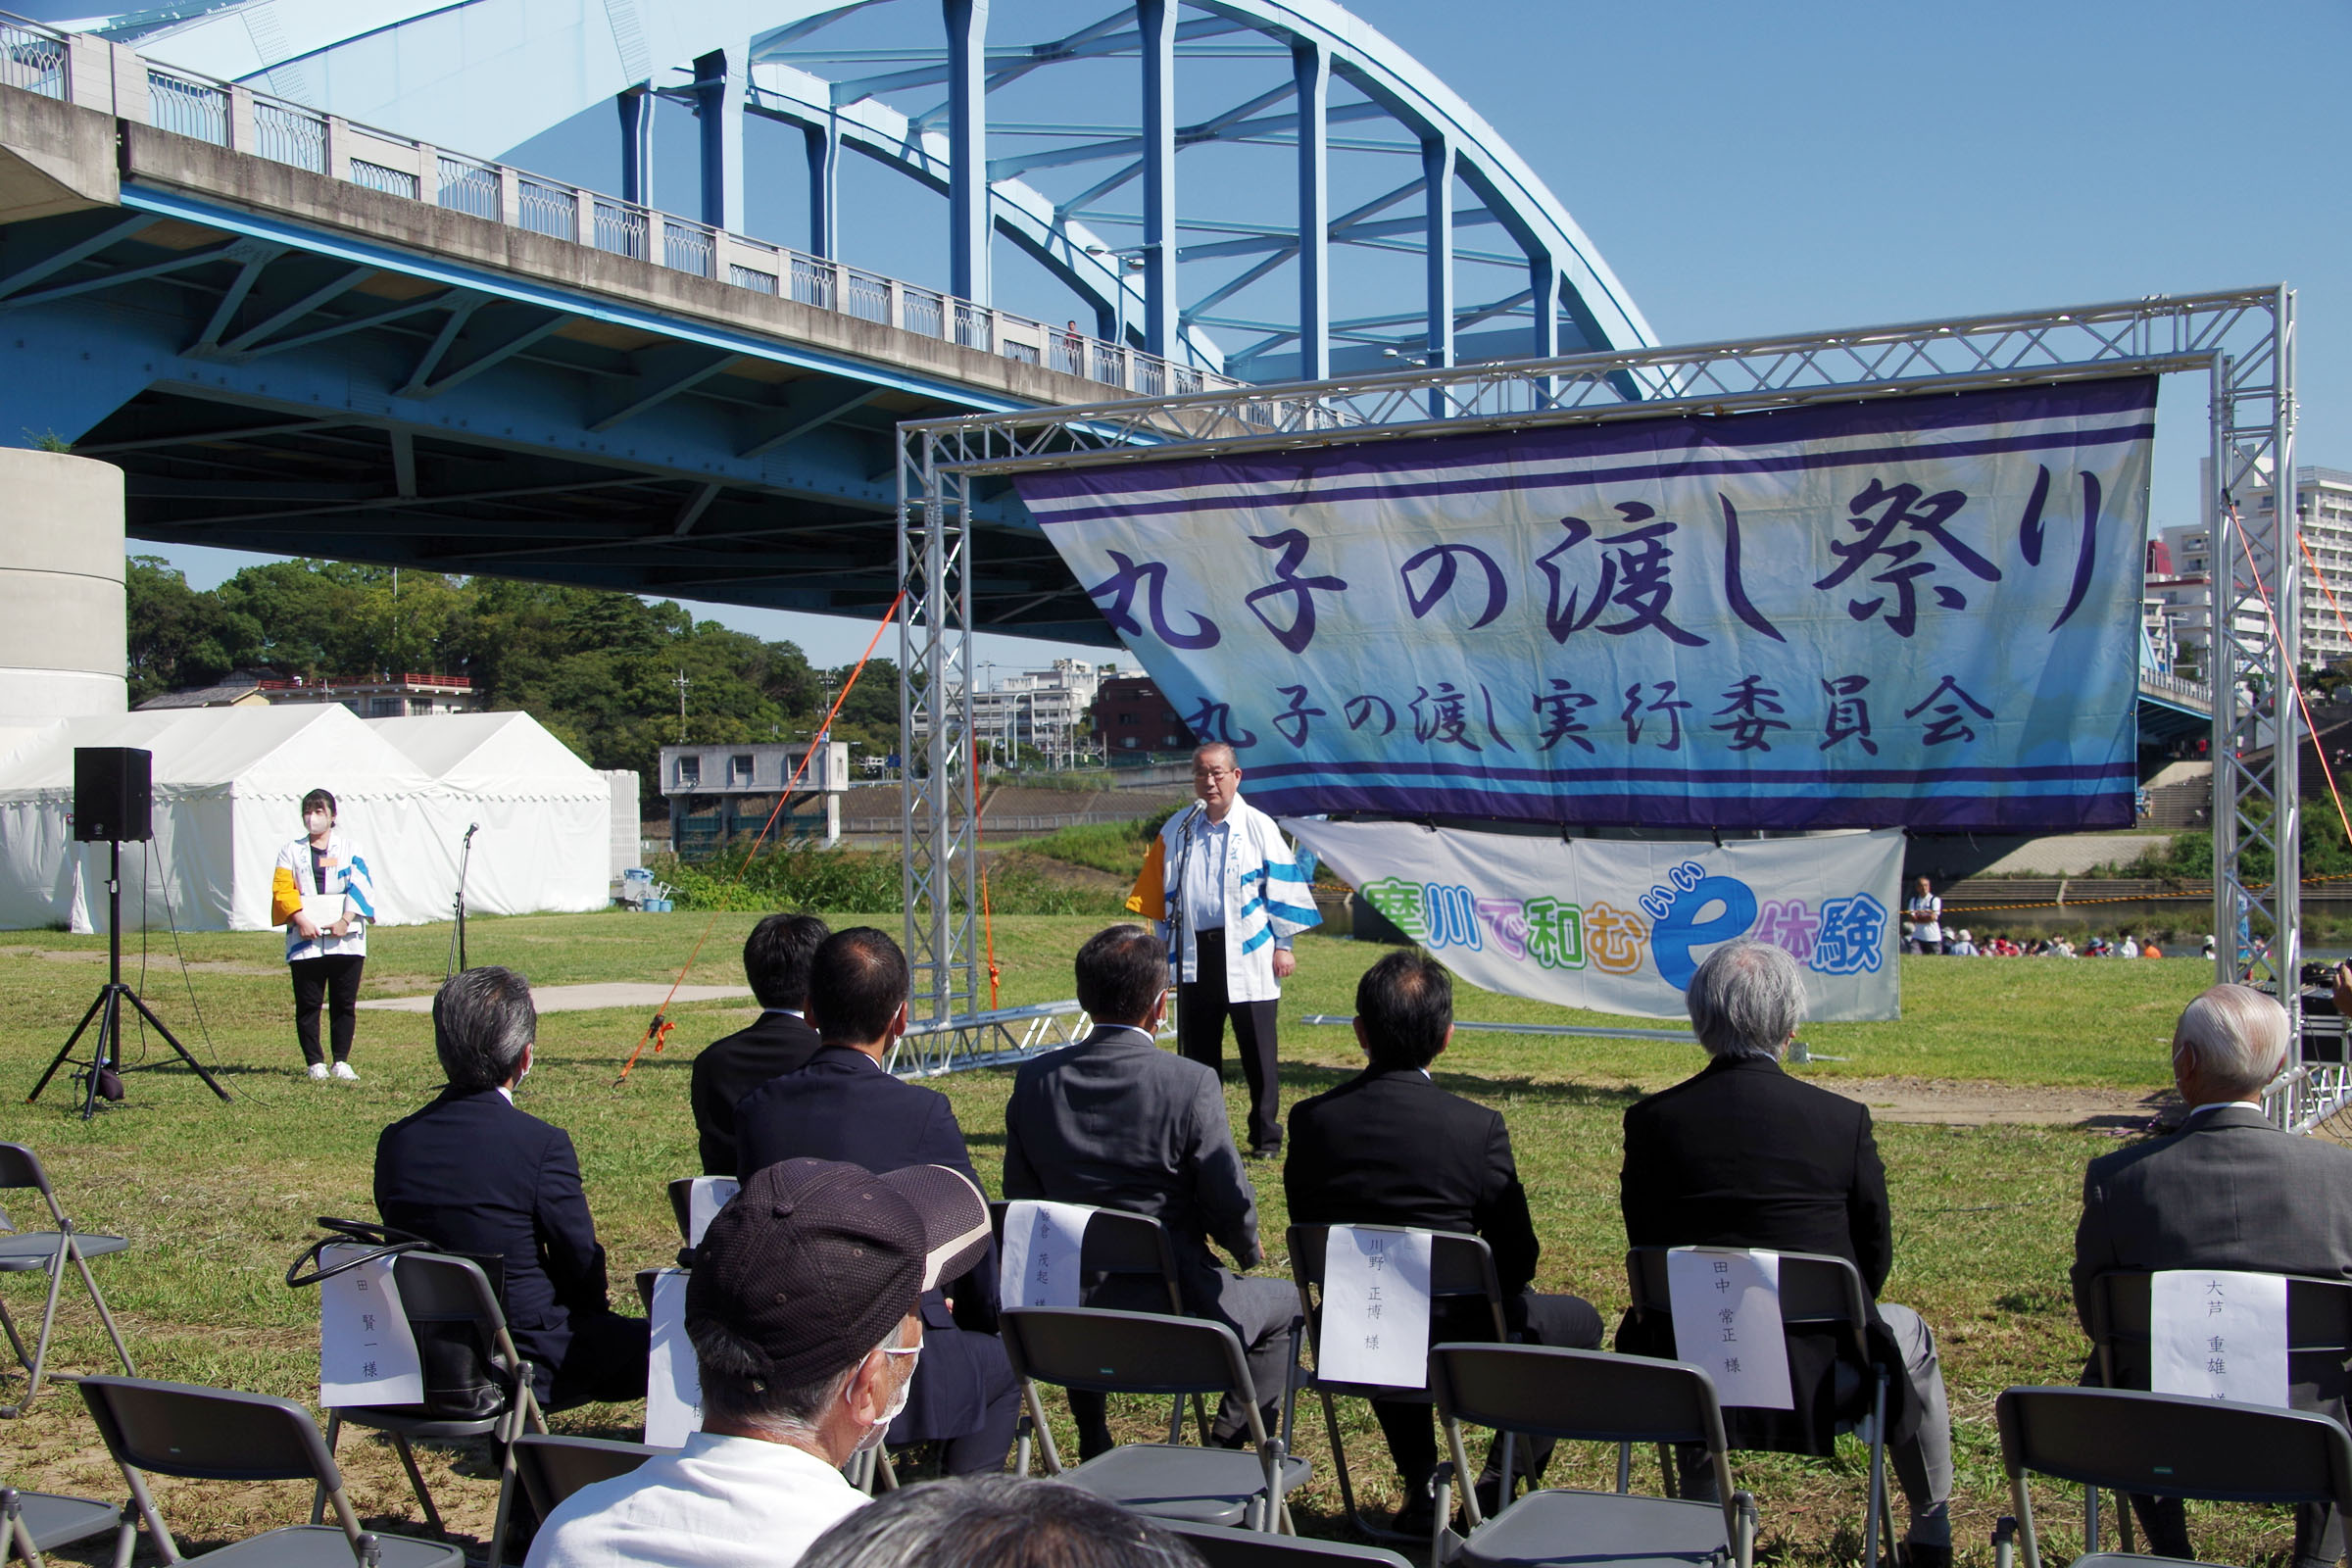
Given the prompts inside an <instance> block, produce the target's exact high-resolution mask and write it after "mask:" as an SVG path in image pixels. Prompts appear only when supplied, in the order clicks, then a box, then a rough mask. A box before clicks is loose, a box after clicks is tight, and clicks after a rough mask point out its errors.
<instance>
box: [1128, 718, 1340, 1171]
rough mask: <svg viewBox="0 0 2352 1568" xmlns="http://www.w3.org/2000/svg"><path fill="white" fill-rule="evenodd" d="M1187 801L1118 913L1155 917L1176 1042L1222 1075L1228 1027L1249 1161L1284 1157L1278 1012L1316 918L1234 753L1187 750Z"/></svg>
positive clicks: (1303, 882) (1295, 867)
mask: <svg viewBox="0 0 2352 1568" xmlns="http://www.w3.org/2000/svg"><path fill="white" fill-rule="evenodd" d="M1193 794H1194V795H1196V796H1197V797H1199V799H1198V800H1197V801H1196V802H1195V804H1194V805H1192V806H1190V807H1188V808H1186V809H1184V810H1182V811H1179V812H1177V813H1176V814H1175V815H1174V816H1172V817H1170V818H1168V820H1167V823H1166V825H1165V826H1163V827H1161V828H1160V830H1159V837H1158V838H1156V839H1154V840H1153V841H1152V850H1151V853H1150V854H1149V855H1148V856H1146V857H1145V859H1144V870H1143V875H1141V876H1139V877H1137V878H1136V882H1135V891H1134V892H1133V893H1131V894H1130V895H1129V896H1128V899H1127V907H1128V908H1129V909H1131V910H1133V911H1134V912H1135V913H1137V914H1140V915H1143V916H1145V917H1146V918H1148V919H1152V920H1157V921H1159V922H1160V926H1161V931H1162V934H1163V935H1164V936H1165V937H1166V939H1167V944H1168V951H1169V953H1170V954H1171V956H1175V957H1176V959H1177V961H1178V965H1179V967H1178V969H1177V975H1178V983H1177V987H1176V1047H1177V1049H1178V1050H1179V1051H1181V1052H1183V1053H1184V1054H1185V1055H1186V1056H1187V1057H1189V1058H1191V1059H1192V1060H1194V1061H1198V1062H1200V1063H1201V1064H1202V1065H1203V1066H1206V1067H1208V1068H1210V1069H1212V1070H1213V1071H1215V1072H1216V1073H1217V1074H1218V1075H1219V1076H1220V1077H1222V1076H1223V1074H1224V1071H1225V1020H1226V1019H1227V1018H1228V1017H1231V1018H1232V1020H1233V1043H1234V1049H1235V1051H1236V1052H1237V1053H1238V1054H1240V1056H1241V1058H1242V1075H1243V1076H1244V1077H1245V1078H1247V1079H1248V1080H1249V1082H1250V1157H1251V1158H1252V1159H1272V1158H1273V1157H1274V1156H1275V1155H1276V1154H1277V1153H1279V1152H1281V1150H1282V1113H1281V1104H1280V1090H1279V1088H1278V1086H1277V1085H1276V1082H1275V1070H1276V1069H1275V1057H1276V1055H1277V1054H1278V1047H1277V1044H1276V1040H1275V1014H1276V1012H1277V1011H1278V1010H1279V1009H1280V1007H1281V1005H1282V982H1283V981H1285V980H1287V979H1289V978H1290V975H1291V971H1292V970H1293V969H1295V968H1297V967H1298V960H1297V959H1296V958H1294V957H1293V956H1291V938H1293V937H1294V936H1296V935H1298V934H1299V932H1301V931H1304V930H1306V929H1307V928H1308V927H1310V926H1314V925H1319V924H1321V923H1322V916H1321V915H1319V914H1317V913H1316V912H1315V900H1314V894H1313V892H1312V891H1311V890H1310V889H1309V887H1308V885H1307V874H1306V873H1305V872H1304V871H1302V870H1300V869H1299V863H1298V861H1297V860H1296V859H1294V858H1292V855H1291V848H1290V846H1289V845H1288V844H1286V843H1284V842H1283V837H1282V830H1281V829H1280V828H1278V827H1276V826H1275V825H1274V819H1273V818H1272V817H1270V816H1268V815H1266V813H1265V812H1263V811H1260V810H1258V809H1256V808H1254V807H1252V806H1250V803H1249V802H1247V801H1245V800H1243V799H1242V769H1241V764H1240V763H1239V762H1237V761H1236V760H1234V755H1233V748H1232V747H1230V746H1227V745H1225V744H1223V743H1222V742H1213V743H1211V744H1209V745H1207V746H1203V747H1201V749H1200V750H1199V751H1197V752H1195V753H1193Z"/></svg>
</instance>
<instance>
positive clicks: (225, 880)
mask: <svg viewBox="0 0 2352 1568" xmlns="http://www.w3.org/2000/svg"><path fill="white" fill-rule="evenodd" d="M10 739H13V740H14V742H15V744H14V745H13V747H10V748H9V749H8V750H7V751H6V752H5V754H4V755H0V928H12V929H24V928H26V927H39V926H50V925H61V924H69V923H70V924H71V925H72V926H73V929H75V930H89V929H91V928H92V925H93V922H95V924H96V927H97V928H98V929H104V924H105V919H106V867H107V855H108V851H107V847H106V846H105V845H103V844H97V845H76V844H74V843H73V752H74V749H75V748H76V747H82V746H130V747H137V748H140V749H142V750H144V751H147V752H150V753H152V754H154V778H155V839H154V842H153V843H151V844H126V845H124V846H123V924H124V925H125V926H136V925H137V924H138V923H139V922H140V920H141V919H142V917H143V918H144V919H145V921H146V923H147V924H148V925H150V926H152V927H161V926H163V925H164V924H165V923H166V917H167V913H169V915H170V916H171V917H172V919H174V920H176V922H177V924H178V926H179V928H180V929H181V930H183V931H258V930H264V929H267V928H268V927H269V926H270V871H271V869H272V868H273V867H274V866H275V865H276V863H277V852H278V851H279V850H280V849H282V848H283V847H284V846H285V845H287V844H289V843H291V842H292V841H293V840H294V839H295V838H297V837H298V836H300V834H301V832H302V797H303V796H304V795H305V794H307V793H308V792H310V791H311V790H314V789H326V790H331V791H332V792H333V793H334V795H335V798H336V801H337V803H338V806H339V808H340V810H339V813H338V823H339V826H340V827H341V828H342V830H343V831H344V833H345V834H346V835H347V836H348V837H349V838H350V839H351V841H352V842H353V843H354V844H355V845H356V846H357V847H358V849H359V851H360V853H361V854H362V855H363V856H365V857H366V858H367V860H368V869H369V871H370V872H371V873H372V874H373V876H374V880H375V889H376V904H377V912H378V914H379V916H380V917H381V918H382V919H384V920H385V921H387V922H390V923H393V924H408V923H413V922H417V921H422V920H431V919H434V918H436V917H437V916H439V915H440V914H441V913H442V912H443V911H444V910H445V909H446V907H447V905H448V898H449V894H448V891H447V889H446V888H445V887H444V885H443V884H442V882H441V881H440V880H439V879H438V878H437V877H435V876H430V875H426V874H423V873H425V872H427V871H428V870H429V868H430V866H431V864H432V852H433V846H434V844H435V841H436V839H437V838H438V837H439V836H440V833H441V820H440V819H441V818H442V817H444V816H447V815H449V814H451V813H452V810H453V808H451V807H449V806H448V805H446V803H444V802H442V801H440V800H437V799H436V797H438V796H440V795H441V793H442V792H441V790H440V787H439V786H438V785H437V784H436V783H435V782H434V780H433V779H432V777H431V776H430V775H429V774H427V773H426V772H425V771H424V769H422V768H420V767H418V766H417V764H416V763H414V762H412V761H410V760H408V759H407V758H406V757H404V756H402V755H401V753H400V752H398V751H397V750H395V749H394V748H393V747H392V746H391V745H390V744H388V743H387V742H386V741H385V740H384V739H383V738H382V737H381V736H379V735H377V734H375V733H374V732H372V731H371V730H369V729H368V726H367V725H366V724H364V723H362V722H361V721H360V720H359V719H357V718H355V717H354V716H352V714H351V712H350V711H348V710H346V709H343V708H341V707H338V706H335V705H331V704H321V705H317V706H313V705H307V704H306V705H303V706H301V707H284V708H199V709H171V710H163V711H152V712H133V713H117V714H108V715H103V716H96V717H88V718H70V719H65V720H61V721H60V722H58V723H55V724H52V725H49V726H47V727H45V728H42V729H40V730H37V731H34V732H32V733H31V734H30V735H28V736H27V735H24V734H17V735H14V736H12V737H10ZM0 744H4V743H0ZM454 810H456V811H459V812H462V811H463V808H462V807H459V808H454ZM459 831H461V832H463V831H464V826H463V823H461V824H460V828H459Z"/></svg>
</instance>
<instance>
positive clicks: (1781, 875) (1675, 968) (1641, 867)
mask: <svg viewBox="0 0 2352 1568" xmlns="http://www.w3.org/2000/svg"><path fill="white" fill-rule="evenodd" d="M1282 826H1283V830H1284V831H1285V832H1287V833H1290V834H1292V835H1293V836H1294V837H1296V838H1297V839H1298V840H1299V843H1301V844H1303V845H1305V846H1306V847H1307V848H1308V849H1310V850H1312V851H1314V852H1315V854H1316V855H1317V856H1318V857H1320V858H1322V859H1323V861H1324V862H1325V863H1326V864H1328V865H1329V866H1331V868H1332V869H1333V870H1335V871H1337V872H1338V873H1339V874H1340V875H1341V876H1342V877H1344V878H1345V879H1346V880H1347V881H1348V885H1350V886H1351V887H1353V888H1354V889H1355V890H1356V891H1357V892H1358V893H1360V894H1362V895H1363V896H1364V898H1365V900H1366V901H1367V902H1369V903H1370V904H1371V906H1372V907H1374V908H1376V909H1378V910H1379V911H1380V912H1381V913H1382V914H1384V915H1386V916H1388V918H1389V920H1390V922H1391V923H1392V924H1394V925H1396V926H1397V929H1399V930H1401V931H1402V932H1403V933H1404V934H1405V935H1406V936H1408V937H1410V938H1412V939H1413V940H1414V941H1415V942H1417V943H1419V944H1420V945H1421V946H1422V947H1424V948H1426V949H1428V950H1429V952H1430V953H1431V954H1433V955H1434V956H1436V957H1437V958H1438V959H1439V960H1440V961H1441V962H1443V963H1444V964H1445V965H1446V968H1448V969H1451V970H1452V971H1453V972H1454V973H1455V974H1458V975H1460V976H1461V977H1462V978H1463V979H1465V980H1467V981H1469V982H1470V983H1471V984H1473V985H1477V986H1483V987H1485V988H1486V989H1487V990H1489V991H1498V992H1501V993H1502V994H1503V995H1505V996H1513V997H1533V998H1536V999H1537V1000H1538V1001H1542V1002H1550V1003H1556V1004H1558V1005H1561V1006H1563V1007H1589V1008H1591V1009H1592V1010H1593V1011H1595V1012H1623V1013H1632V1014H1634V1015H1635V1016H1637V1017H1644V1018H1680V1017H1684V1016H1686V1014H1685V1011H1684V1006H1683V994H1684V991H1685V989H1686V988H1687V987H1689V985H1690V984H1691V974H1692V972H1693V971H1695V970H1696V969H1697V968H1698V965H1699V964H1700V962H1701V961H1703V960H1704V959H1705V957H1706V956H1707V955H1708V954H1710V953H1713V952H1714V951H1715V950H1716V949H1717V948H1718V947H1721V946H1722V945H1723V944H1724V943H1726V942H1730V941H1733V940H1734V939H1736V938H1739V937H1750V938H1753V939H1754V940H1756V941H1758V942H1769V943H1771V944H1772V945H1773V946H1775V947H1778V948H1783V949H1786V950H1787V951H1788V953H1789V956H1791V957H1793V958H1795V959H1796V962H1797V967H1798V968H1800V969H1801V970H1803V971H1804V977H1805V998H1806V1002H1807V1005H1808V1011H1809V1014H1810V1015H1811V1016H1812V1017H1815V1018H1822V1019H1838V1020H1844V1019H1859V1018H1893V1017H1898V1016H1900V1014H1901V1006H1902V993H1901V987H1900V985H1899V983H1898V978H1897V973H1896V964H1895V956H1896V952H1897V949H1898V946H1899V943H1900V939H1901V932H1900V930H1899V929H1898V925H1899V916H1898V914H1897V909H1898V904H1897V900H1898V899H1899V898H1900V893H1899V891H1898V888H1897V883H1898V882H1899V881H1900V879H1901V876H1902V869H1903V835H1902V832H1901V830H1899V829H1896V828H1882V829H1880V830H1879V831H1877V832H1873V833H1835V834H1827V835H1824V836H1821V837H1818V838H1802V839H1745V840H1737V841H1734V842H1733V843H1730V844H1722V845H1709V844H1637V843H1625V842H1620V841H1615V840H1607V839H1566V840H1563V839H1558V838H1530V837H1525V836H1522V835H1519V834H1511V833H1465V832H1457V831H1454V830H1452V829H1434V830H1433V829H1431V828H1427V827H1424V826H1422V825H1421V824H1420V823H1418V822H1325V821H1312V820H1305V819H1300V818H1295V817H1286V818H1284V819H1283V823H1282Z"/></svg>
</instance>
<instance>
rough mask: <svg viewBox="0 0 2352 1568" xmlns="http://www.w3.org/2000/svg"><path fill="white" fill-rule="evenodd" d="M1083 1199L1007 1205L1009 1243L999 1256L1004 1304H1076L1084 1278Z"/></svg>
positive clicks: (1089, 1215)
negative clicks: (1066, 1201) (1081, 1268)
mask: <svg viewBox="0 0 2352 1568" xmlns="http://www.w3.org/2000/svg"><path fill="white" fill-rule="evenodd" d="M1094 1217H1095V1213H1094V1210H1093V1209H1091V1208H1088V1207H1087V1206H1086V1205H1085V1204H1083V1203H1048V1202H1043V1201H1037V1200H1033V1199H1027V1198H1021V1199H1015V1200H1014V1201H1011V1202H1009V1203H1007V1204H1005V1242H1004V1249H1003V1251H1002V1252H1001V1253H1000V1255H999V1256H998V1258H997V1295H998V1297H999V1298H1000V1299H1001V1300H1002V1302H1003V1304H1004V1305H1005V1306H1076V1305H1077V1304H1078V1297H1079V1293H1080V1291H1081V1290H1082V1289H1083V1288H1084V1286H1085V1283H1086V1281H1085V1278H1084V1275H1083V1273H1082V1271H1081V1270H1080V1268H1079V1261H1080V1259H1081V1257H1082V1255H1083V1254H1084V1252H1085V1250H1086V1222H1087V1221H1088V1220H1090V1219H1093V1218H1094Z"/></svg>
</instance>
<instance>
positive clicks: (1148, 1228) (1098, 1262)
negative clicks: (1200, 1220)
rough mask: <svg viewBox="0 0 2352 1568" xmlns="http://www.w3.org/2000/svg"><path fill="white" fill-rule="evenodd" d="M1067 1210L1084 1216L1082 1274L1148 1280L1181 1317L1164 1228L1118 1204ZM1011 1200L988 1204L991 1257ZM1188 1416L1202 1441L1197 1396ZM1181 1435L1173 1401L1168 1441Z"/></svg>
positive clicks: (1172, 1252) (1025, 1437)
mask: <svg viewBox="0 0 2352 1568" xmlns="http://www.w3.org/2000/svg"><path fill="white" fill-rule="evenodd" d="M1067 1206H1068V1207H1071V1208H1083V1209H1085V1210H1086V1212H1087V1215H1088V1218H1087V1222H1086V1241H1085V1243H1084V1244H1083V1245H1082V1246H1081V1247H1080V1248H1079V1251H1078V1267H1079V1270H1080V1272H1081V1273H1083V1274H1084V1275H1086V1277H1087V1278H1089V1279H1093V1278H1096V1277H1098V1276H1100V1277H1102V1278H1104V1279H1108V1278H1110V1277H1112V1276H1122V1277H1125V1278H1129V1279H1137V1280H1153V1279H1156V1280H1157V1281H1159V1283H1160V1288H1161V1289H1162V1290H1164V1291H1165V1292H1166V1293H1167V1298H1168V1313H1169V1315H1170V1316H1172V1317H1182V1316H1184V1291H1183V1288H1182V1286H1181V1285H1179V1283H1178V1275H1177V1272H1176V1244H1175V1243H1174V1242H1172V1241H1170V1240H1169V1239H1168V1228H1167V1227H1166V1226H1165V1225H1162V1224H1161V1223H1160V1222H1159V1221H1158V1220H1156V1219H1153V1218H1152V1216H1151V1215H1149V1214H1130V1213H1128V1212H1127V1211H1126V1210H1125V1209H1120V1208H1101V1207H1097V1206H1096V1205H1094V1204H1092V1203H1071V1204H1068V1205H1067ZM1011 1207H1012V1201H1007V1200H1003V1199H1000V1200H998V1201H995V1202H992V1203H990V1204H989V1205H988V1224H989V1229H990V1230H992V1231H993V1232H995V1233H996V1239H997V1255H998V1256H1000V1257H1002V1256H1003V1255H1004V1252H1005V1211H1006V1210H1007V1209H1009V1208H1011ZM1193 1418H1194V1420H1195V1421H1196V1422H1198V1423H1199V1424H1200V1428H1201V1442H1203V1443H1206V1442H1207V1441H1208V1407H1207V1405H1206V1404H1205V1403H1203V1402H1202V1401H1201V1399H1200V1398H1198V1397H1195V1398H1194V1400H1193ZM1183 1436H1184V1400H1183V1399H1181V1398H1180V1399H1178V1400H1177V1401H1176V1402H1175V1406H1174V1408H1172V1409H1171V1410H1170V1411H1169V1412H1168V1441H1169V1442H1170V1443H1174V1442H1176V1441H1177V1440H1178V1439H1179V1438H1181V1437H1183ZM1029 1437H1030V1434H1028V1433H1027V1432H1023V1433H1022V1434H1021V1442H1022V1445H1023V1446H1022V1449H1021V1452H1022V1455H1023V1460H1022V1463H1023V1465H1024V1467H1026V1464H1027V1457H1026V1456H1027V1454H1028V1451H1029V1450H1028V1447H1027V1444H1028V1441H1029Z"/></svg>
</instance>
